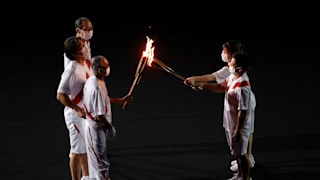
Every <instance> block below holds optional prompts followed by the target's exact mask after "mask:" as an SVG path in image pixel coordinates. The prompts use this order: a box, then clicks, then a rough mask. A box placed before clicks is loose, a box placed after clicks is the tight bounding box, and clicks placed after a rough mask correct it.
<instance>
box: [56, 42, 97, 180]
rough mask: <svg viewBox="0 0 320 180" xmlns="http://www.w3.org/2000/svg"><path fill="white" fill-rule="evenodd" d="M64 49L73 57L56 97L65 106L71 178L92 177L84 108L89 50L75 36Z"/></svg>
mask: <svg viewBox="0 0 320 180" xmlns="http://www.w3.org/2000/svg"><path fill="white" fill-rule="evenodd" d="M64 52H65V54H66V56H67V57H68V58H69V59H70V60H71V61H70V63H69V64H68V65H67V67H66V68H65V70H64V71H63V73H62V75H61V79H60V82H59V86H58V89H57V96H56V98H57V100H58V101H59V102H60V103H61V104H63V105H64V106H65V108H64V118H65V123H66V126H67V129H68V131H69V140H70V153H69V157H70V161H69V166H70V171H71V177H72V180H80V178H81V176H82V178H81V179H86V178H87V177H88V176H89V170H88V163H87V153H86V152H87V149H86V143H85V139H84V129H83V128H84V127H83V126H84V119H82V118H81V117H83V116H84V115H85V110H84V108H83V102H82V95H83V92H82V91H83V86H84V83H85V82H86V80H87V78H89V77H90V75H91V71H90V66H89V65H88V64H87V63H86V57H87V56H88V50H87V48H86V47H85V44H84V41H83V40H82V39H81V38H79V37H76V36H72V37H68V38H67V39H66V40H65V42H64Z"/></svg>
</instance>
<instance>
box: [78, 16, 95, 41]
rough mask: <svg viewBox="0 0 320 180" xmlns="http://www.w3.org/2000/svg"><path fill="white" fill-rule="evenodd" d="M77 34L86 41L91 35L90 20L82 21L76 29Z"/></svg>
mask: <svg viewBox="0 0 320 180" xmlns="http://www.w3.org/2000/svg"><path fill="white" fill-rule="evenodd" d="M76 32H77V36H79V37H81V38H82V39H84V40H86V41H88V40H90V39H91V38H92V36H93V27H92V23H91V22H90V21H83V22H82V28H81V29H80V28H77V29H76Z"/></svg>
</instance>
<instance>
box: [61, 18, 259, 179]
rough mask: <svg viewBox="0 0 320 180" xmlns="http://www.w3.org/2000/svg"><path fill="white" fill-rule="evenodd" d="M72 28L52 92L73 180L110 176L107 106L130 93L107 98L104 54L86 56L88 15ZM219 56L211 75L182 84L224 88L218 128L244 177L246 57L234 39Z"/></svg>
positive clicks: (248, 120)
mask: <svg viewBox="0 0 320 180" xmlns="http://www.w3.org/2000/svg"><path fill="white" fill-rule="evenodd" d="M75 31H76V35H75V36H70V37H68V38H66V40H65V41H64V71H63V73H62V75H61V79H60V82H59V85H58V89H57V97H56V98H57V99H58V101H59V102H60V103H61V104H63V105H64V106H65V108H64V118H65V123H66V127H67V129H68V131H69V141H70V154H69V157H70V161H69V167H70V173H71V177H72V180H86V179H95V180H102V179H103V180H110V178H109V167H110V162H109V160H108V157H107V145H108V142H109V141H111V140H113V139H114V138H115V137H116V128H115V127H114V126H113V123H112V111H111V106H112V104H119V105H123V103H125V102H126V103H127V102H130V101H131V100H132V96H131V95H125V96H123V97H121V98H111V97H109V94H108V86H107V83H106V80H105V78H106V77H107V76H108V75H109V74H110V64H109V61H108V60H107V58H106V57H105V56H103V55H95V56H91V48H90V42H89V41H90V39H91V38H92V36H93V26H92V22H91V21H90V19H89V18H87V17H80V18H78V19H77V20H76V21H75ZM221 58H222V60H223V61H224V62H225V63H226V66H224V67H222V68H221V69H220V70H218V71H216V72H214V73H211V74H205V75H200V76H191V77H188V78H186V80H185V81H184V83H185V84H186V85H188V86H189V87H192V88H194V89H197V90H199V89H201V90H202V89H207V90H211V91H213V92H215V93H220V92H224V93H225V100H224V114H223V127H224V129H225V133H226V139H227V143H228V146H229V148H230V153H231V154H232V155H233V156H234V158H235V160H234V161H232V162H231V167H230V169H231V170H232V171H236V173H235V175H234V176H233V177H232V178H231V179H232V180H249V179H250V169H251V168H253V167H254V163H255V161H254V158H253V155H252V140H253V132H254V111H255V106H256V101H255V96H254V93H253V92H252V90H251V86H250V81H249V77H248V73H247V71H248V70H249V65H250V64H249V63H250V58H249V56H248V55H247V54H246V53H245V52H244V48H243V45H242V44H241V43H240V42H238V41H236V40H230V41H227V42H226V43H224V44H223V45H222V54H221Z"/></svg>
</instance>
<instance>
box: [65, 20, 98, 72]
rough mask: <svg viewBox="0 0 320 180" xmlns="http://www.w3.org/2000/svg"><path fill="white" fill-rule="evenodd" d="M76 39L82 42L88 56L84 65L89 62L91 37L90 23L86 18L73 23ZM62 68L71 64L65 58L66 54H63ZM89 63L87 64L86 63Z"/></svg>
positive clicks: (91, 28)
mask: <svg viewBox="0 0 320 180" xmlns="http://www.w3.org/2000/svg"><path fill="white" fill-rule="evenodd" d="M74 26H75V31H76V35H75V36H76V37H80V38H81V39H83V40H84V42H85V43H84V44H85V48H87V51H88V54H87V57H86V63H90V61H91V45H90V40H91V38H92V36H93V26H92V22H91V20H90V19H89V18H88V17H79V18H77V19H76V20H75V23H74ZM63 60H64V68H66V67H67V65H68V64H69V63H70V62H71V60H70V59H69V58H68V57H67V56H66V53H64V54H63ZM88 61H89V62H88Z"/></svg>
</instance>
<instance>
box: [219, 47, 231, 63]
mask: <svg viewBox="0 0 320 180" xmlns="http://www.w3.org/2000/svg"><path fill="white" fill-rule="evenodd" d="M221 58H222V61H223V62H226V63H229V62H230V61H231V58H232V54H231V52H230V51H229V50H228V49H227V48H223V50H222V52H221Z"/></svg>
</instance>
